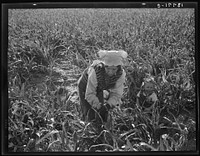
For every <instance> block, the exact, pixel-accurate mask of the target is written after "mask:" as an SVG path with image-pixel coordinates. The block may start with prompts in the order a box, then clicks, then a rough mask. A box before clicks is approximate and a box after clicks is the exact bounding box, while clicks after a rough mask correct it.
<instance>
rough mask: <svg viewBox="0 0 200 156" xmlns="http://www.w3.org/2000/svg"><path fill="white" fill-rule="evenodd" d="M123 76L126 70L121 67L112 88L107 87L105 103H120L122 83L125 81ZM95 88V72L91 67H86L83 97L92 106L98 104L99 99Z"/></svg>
mask: <svg viewBox="0 0 200 156" xmlns="http://www.w3.org/2000/svg"><path fill="white" fill-rule="evenodd" d="M125 76H126V72H125V71H124V69H123V73H122V76H121V77H120V78H119V79H118V80H117V81H116V84H115V86H114V88H112V89H109V91H110V96H109V99H108V100H107V103H108V104H110V106H112V105H113V106H117V105H120V104H121V103H122V102H121V97H122V94H123V90H124V83H125ZM96 88H97V78H96V72H95V70H94V68H93V67H90V68H89V69H88V82H87V86H86V93H85V99H86V100H87V101H88V102H89V103H90V104H91V105H92V106H93V105H97V104H99V103H100V102H99V99H98V98H97V96H96Z"/></svg>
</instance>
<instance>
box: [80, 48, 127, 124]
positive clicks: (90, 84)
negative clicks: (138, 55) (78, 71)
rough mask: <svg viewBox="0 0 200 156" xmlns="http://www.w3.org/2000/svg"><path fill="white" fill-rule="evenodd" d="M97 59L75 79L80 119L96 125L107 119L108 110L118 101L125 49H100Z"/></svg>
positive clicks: (122, 78)
mask: <svg viewBox="0 0 200 156" xmlns="http://www.w3.org/2000/svg"><path fill="white" fill-rule="evenodd" d="M98 55H99V58H100V59H99V60H94V61H93V63H92V64H91V65H90V66H89V67H88V68H86V69H85V70H84V72H83V74H82V76H81V77H80V79H79V80H78V92H79V99H80V105H81V109H82V119H83V120H84V121H89V122H93V123H98V124H99V125H101V124H104V123H106V122H107V119H108V111H109V110H110V109H112V108H114V107H115V106H119V105H120V104H121V98H122V94H123V90H124V83H125V75H126V73H125V71H124V69H123V60H124V59H125V58H126V57H127V52H125V51H123V50H121V51H116V50H110V51H106V50H100V51H99V52H98Z"/></svg>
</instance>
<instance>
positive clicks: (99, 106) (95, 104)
mask: <svg viewBox="0 0 200 156" xmlns="http://www.w3.org/2000/svg"><path fill="white" fill-rule="evenodd" d="M92 106H93V107H94V108H95V109H100V108H101V103H100V102H99V103H94V104H93V105H92Z"/></svg>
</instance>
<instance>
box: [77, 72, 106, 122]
mask: <svg viewBox="0 0 200 156" xmlns="http://www.w3.org/2000/svg"><path fill="white" fill-rule="evenodd" d="M87 78H88V75H87V69H86V70H85V71H84V72H83V75H82V76H81V77H80V79H79V80H78V94H79V100H80V105H81V110H82V120H83V121H89V122H94V123H97V124H99V123H101V124H102V123H103V122H106V121H107V116H108V111H105V109H104V108H103V106H102V107H101V108H100V109H99V110H96V109H94V108H92V106H91V105H90V104H89V103H88V101H87V100H86V99H85V92H86V86H87ZM96 92H97V95H96V96H97V98H98V99H99V101H100V102H101V103H102V104H103V103H104V97H103V90H100V89H98V88H97V90H96Z"/></svg>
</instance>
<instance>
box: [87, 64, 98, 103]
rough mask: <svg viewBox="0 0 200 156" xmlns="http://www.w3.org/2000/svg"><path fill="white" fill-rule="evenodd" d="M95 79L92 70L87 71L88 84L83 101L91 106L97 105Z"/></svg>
mask: <svg viewBox="0 0 200 156" xmlns="http://www.w3.org/2000/svg"><path fill="white" fill-rule="evenodd" d="M96 88H97V78H96V73H95V70H94V68H92V67H90V68H89V70H88V82H87V86H86V92H85V99H86V100H87V101H88V102H89V103H90V104H91V105H92V106H93V105H97V104H99V99H98V98H97V96H96Z"/></svg>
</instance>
